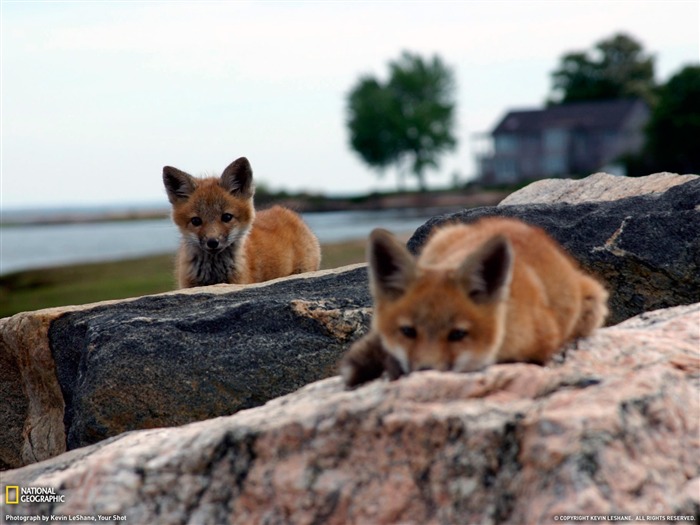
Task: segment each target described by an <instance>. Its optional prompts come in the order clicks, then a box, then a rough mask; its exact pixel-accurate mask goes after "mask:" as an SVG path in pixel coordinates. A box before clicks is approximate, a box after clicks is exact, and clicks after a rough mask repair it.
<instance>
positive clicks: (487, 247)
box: [458, 235, 513, 303]
mask: <svg viewBox="0 0 700 525" xmlns="http://www.w3.org/2000/svg"><path fill="white" fill-rule="evenodd" d="M458 275H459V279H460V281H461V282H462V284H463V286H464V287H465V289H466V291H467V294H468V295H469V297H470V298H471V299H472V300H473V301H474V302H475V303H490V302H496V301H502V300H504V299H506V298H507V297H508V293H509V292H510V280H511V277H512V275H513V248H512V247H511V244H510V241H509V240H508V239H507V238H506V237H504V236H503V235H497V236H496V237H493V238H492V239H489V240H488V241H486V242H485V243H484V244H483V245H482V246H481V247H480V248H479V249H478V250H477V251H476V252H474V253H472V254H470V255H469V256H468V257H467V258H466V259H465V260H464V262H463V263H462V266H461V267H460V269H459V274H458Z"/></svg>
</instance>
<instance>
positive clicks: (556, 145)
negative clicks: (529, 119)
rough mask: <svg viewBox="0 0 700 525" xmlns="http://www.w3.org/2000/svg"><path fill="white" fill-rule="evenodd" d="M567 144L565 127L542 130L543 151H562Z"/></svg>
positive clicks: (567, 134)
mask: <svg viewBox="0 0 700 525" xmlns="http://www.w3.org/2000/svg"><path fill="white" fill-rule="evenodd" d="M568 144H569V132H568V131H567V130H565V129H557V128H553V129H547V130H545V132H544V150H545V151H564V150H566V148H567V146H568Z"/></svg>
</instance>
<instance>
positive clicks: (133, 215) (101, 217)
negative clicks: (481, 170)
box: [0, 190, 510, 227]
mask: <svg viewBox="0 0 700 525" xmlns="http://www.w3.org/2000/svg"><path fill="white" fill-rule="evenodd" d="M509 193H510V192H509V191H504V190H481V191H473V190H455V191H436V192H427V193H419V192H404V193H392V194H370V195H366V196H361V197H347V198H335V197H333V198H328V197H316V196H308V195H301V196H282V197H278V196H268V195H260V196H257V197H256V206H257V207H258V208H259V209H264V208H268V207H270V206H273V205H276V204H277V205H281V206H286V207H288V208H290V209H292V210H295V211H297V212H299V213H323V212H338V211H365V210H372V211H375V210H391V209H407V208H414V209H427V208H430V209H435V210H436V214H438V213H439V212H440V210H451V211H453V210H454V209H456V208H472V207H476V206H494V205H496V204H498V203H499V202H500V201H501V200H503V199H504V198H505V197H506V196H507V195H508V194H509ZM169 216H170V208H169V206H168V205H163V206H147V205H134V206H128V205H124V206H123V207H109V208H105V209H104V210H100V209H96V208H86V209H84V210H81V209H78V208H76V209H71V210H36V211H33V212H31V213H22V212H18V213H12V212H7V213H5V216H4V217H2V220H0V227H10V226H29V225H45V224H80V223H92V222H113V221H136V220H162V219H167V218H168V217H169Z"/></svg>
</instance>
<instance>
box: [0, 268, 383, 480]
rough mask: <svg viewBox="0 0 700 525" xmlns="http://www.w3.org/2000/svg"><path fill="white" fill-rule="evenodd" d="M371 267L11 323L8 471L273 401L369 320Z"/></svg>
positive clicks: (6, 389)
mask: <svg viewBox="0 0 700 525" xmlns="http://www.w3.org/2000/svg"><path fill="white" fill-rule="evenodd" d="M371 306H372V302H371V298H370V296H369V291H368V289H367V274H366V270H365V268H364V266H363V265H355V266H353V267H348V268H345V269H341V270H337V271H326V272H317V273H310V274H305V275H303V276H295V277H291V278H287V279H279V280H277V281H271V282H270V283H264V284H260V285H254V286H246V287H241V286H235V285H217V286H210V287H204V288H196V289H192V290H187V291H184V292H174V293H169V294H161V295H155V296H148V297H142V298H138V299H133V300H127V301H119V302H109V303H105V304H95V305H87V306H84V307H79V308H77V307H68V308H56V309H51V310H44V311H38V312H28V313H23V314H18V315H16V316H13V317H10V318H5V319H2V320H0V336H1V339H0V363H1V364H2V369H1V370H0V395H1V396H2V399H3V400H4V402H3V403H0V468H9V467H18V466H21V465H26V464H28V463H32V462H34V461H38V460H42V459H46V458H48V457H51V456H54V455H56V454H59V453H61V452H64V451H65V450H66V449H68V450H70V449H73V448H77V447H82V446H85V445H89V444H92V443H96V442H98V441H101V440H104V439H106V438H109V437H110V436H114V435H117V434H120V433H122V432H125V431H128V430H135V429H143V428H153V427H162V426H173V425H182V424H184V423H189V422H192V421H199V420H203V419H210V418H213V417H217V416H221V415H228V414H233V413H234V412H236V411H238V410H241V409H246V408H251V407H254V406H258V405H261V404H263V403H265V402H266V401H268V400H270V399H272V398H275V397H277V396H280V395H283V394H287V393H289V392H292V391H294V390H297V389H298V388H300V387H302V386H304V385H306V384H308V383H311V382H313V381H316V380H319V379H322V378H325V377H329V376H332V375H334V374H335V373H336V365H337V362H338V360H339V359H340V357H341V356H342V354H343V352H344V351H345V348H346V346H347V344H348V343H349V342H350V341H352V340H353V339H354V338H355V337H359V336H360V335H362V334H363V333H364V332H365V331H366V329H367V328H368V326H369V322H370V316H371Z"/></svg>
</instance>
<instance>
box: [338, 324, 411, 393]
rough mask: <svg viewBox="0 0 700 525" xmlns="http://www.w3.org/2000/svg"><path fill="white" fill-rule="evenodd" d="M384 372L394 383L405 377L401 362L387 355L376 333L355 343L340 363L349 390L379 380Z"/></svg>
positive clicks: (372, 332) (367, 335) (341, 372)
mask: <svg viewBox="0 0 700 525" xmlns="http://www.w3.org/2000/svg"><path fill="white" fill-rule="evenodd" d="M384 372H386V373H387V375H388V376H389V379H391V380H392V381H393V380H394V379H397V378H399V377H400V376H402V375H403V370H401V366H400V365H399V362H398V361H397V360H396V359H395V358H394V357H393V356H391V355H389V353H387V351H386V350H385V349H384V347H383V346H382V342H381V339H380V337H379V334H378V333H376V332H374V331H370V332H369V333H368V334H366V335H364V336H363V337H362V338H360V339H358V340H357V341H355V342H354V343H353V344H352V346H351V347H350V350H348V352H347V354H345V356H344V357H343V359H342V361H341V362H340V374H341V375H342V377H343V381H344V382H345V385H346V386H347V387H349V388H353V387H356V386H358V385H361V384H363V383H367V382H368V381H372V380H373V379H377V378H379V377H381V375H382V374H383V373H384Z"/></svg>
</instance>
